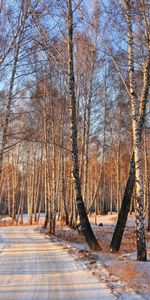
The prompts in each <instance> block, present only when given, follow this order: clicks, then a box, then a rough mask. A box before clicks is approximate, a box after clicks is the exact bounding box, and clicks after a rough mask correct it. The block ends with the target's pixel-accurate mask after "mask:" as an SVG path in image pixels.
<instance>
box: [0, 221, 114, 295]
mask: <svg viewBox="0 0 150 300" xmlns="http://www.w3.org/2000/svg"><path fill="white" fill-rule="evenodd" d="M36 229H37V227H34V226H32V227H31V226H17V227H15V226H12V227H8V226H7V227H0V235H1V237H2V239H3V244H5V247H4V248H3V249H2V252H1V255H0V265H1V267H0V299H1V300H7V299H9V300H10V299H11V300H31V299H36V300H41V299H42V300H47V299H51V300H55V299H57V300H58V299H62V300H67V299H68V300H71V299H72V300H79V299H80V300H81V299H82V300H84V299H86V300H91V299H92V300H98V299H103V300H113V299H115V298H114V296H113V295H112V293H111V291H110V290H109V288H108V287H107V286H106V284H105V283H104V282H100V281H99V280H98V279H97V278H96V277H94V276H92V275H91V274H90V273H89V272H88V271H87V270H85V269H84V268H83V266H82V264H80V263H79V261H75V259H74V257H73V256H72V255H71V254H69V253H68V250H67V249H64V248H63V246H62V244H61V243H59V242H57V241H56V239H55V238H52V237H51V238H46V237H44V235H43V234H40V233H39V232H38V231H37V230H36Z"/></svg>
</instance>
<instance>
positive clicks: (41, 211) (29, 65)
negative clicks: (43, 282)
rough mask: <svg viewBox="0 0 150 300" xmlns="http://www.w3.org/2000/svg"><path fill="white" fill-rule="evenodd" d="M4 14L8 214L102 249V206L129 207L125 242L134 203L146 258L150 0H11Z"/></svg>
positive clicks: (2, 200)
mask: <svg viewBox="0 0 150 300" xmlns="http://www.w3.org/2000/svg"><path fill="white" fill-rule="evenodd" d="M0 26H1V30H0V44H1V47H0V128H1V133H0V215H1V217H2V216H6V215H7V216H9V217H10V218H11V225H12V226H13V225H15V226H17V225H18V226H19V225H23V224H24V216H25V215H26V214H27V218H28V225H35V224H38V223H39V220H40V218H41V216H44V222H43V226H44V228H46V229H47V232H48V233H49V234H52V235H55V233H56V226H57V223H58V222H61V224H63V225H64V226H68V227H69V228H72V229H74V230H78V231H80V232H81V234H82V235H83V236H84V238H85V241H86V242H87V244H88V246H89V248H90V249H91V250H96V251H97V250H98V251H101V250H102V248H103V246H102V244H101V243H100V242H99V240H98V239H97V236H96V235H95V233H94V231H93V228H92V226H91V224H90V217H91V216H92V217H93V218H94V224H95V225H97V226H98V225H100V224H99V222H98V219H97V218H98V216H104V215H112V216H113V215H117V220H116V224H115V227H114V230H113V234H112V236H111V239H110V244H109V251H111V252H112V253H116V252H118V251H119V250H120V246H121V243H122V238H123V235H124V231H125V228H126V222H127V219H128V217H129V216H130V215H133V216H134V219H135V231H136V244H135V251H136V253H137V257H136V258H137V260H139V261H146V260H147V247H146V234H147V232H149V231H150V176H149V174H150V114H149V113H150V104H149V86H150V2H149V0H118V1H117V0H107V1H106V0H1V1H0ZM101 225H102V226H103V224H101Z"/></svg>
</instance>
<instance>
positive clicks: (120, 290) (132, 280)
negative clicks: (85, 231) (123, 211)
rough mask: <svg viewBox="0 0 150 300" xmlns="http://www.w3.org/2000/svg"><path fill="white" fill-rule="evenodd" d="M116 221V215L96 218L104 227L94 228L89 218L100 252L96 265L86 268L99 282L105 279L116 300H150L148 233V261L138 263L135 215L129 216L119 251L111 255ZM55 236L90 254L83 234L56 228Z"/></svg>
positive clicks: (148, 235)
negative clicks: (100, 248)
mask: <svg viewBox="0 0 150 300" xmlns="http://www.w3.org/2000/svg"><path fill="white" fill-rule="evenodd" d="M116 220H117V216H116V215H105V216H98V218H97V224H99V223H103V226H102V227H99V226H95V225H94V217H93V216H92V217H91V218H90V222H91V224H92V227H93V230H94V232H95V234H96V237H97V239H98V241H99V243H100V245H101V247H102V249H103V251H101V252H99V253H98V252H97V253H95V258H96V262H95V263H93V264H90V263H89V264H88V262H87V267H88V268H89V269H90V270H91V272H92V273H94V274H95V275H96V276H97V277H98V278H99V279H100V280H101V279H104V281H105V282H107V284H108V286H109V287H110V288H111V289H112V290H113V293H114V294H115V295H116V296H117V298H118V299H133V300H134V299H149V300H150V233H146V236H147V252H148V262H137V261H136V237H135V220H134V215H131V216H129V218H128V222H127V226H126V230H125V234H124V237H123V241H122V246H121V249H120V252H119V253H118V254H112V253H110V251H109V245H110V241H111V238H112V234H113V232H114V228H115V224H116ZM146 222H147V220H146ZM57 235H58V236H59V237H60V238H62V239H64V240H66V241H69V242H70V244H71V245H73V247H75V248H77V249H80V250H81V251H83V250H85V251H86V250H88V251H89V249H88V246H87V245H86V243H85V241H84V239H83V237H82V235H78V233H77V231H73V230H70V229H69V228H67V227H63V226H61V225H59V226H58V227H57ZM85 253H86V252H85ZM82 255H83V253H82Z"/></svg>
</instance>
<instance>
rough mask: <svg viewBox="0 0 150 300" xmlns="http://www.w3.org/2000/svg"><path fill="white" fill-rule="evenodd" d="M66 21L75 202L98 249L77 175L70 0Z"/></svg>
mask: <svg viewBox="0 0 150 300" xmlns="http://www.w3.org/2000/svg"><path fill="white" fill-rule="evenodd" d="M67 22H68V80H69V85H68V93H69V100H70V119H71V142H72V162H73V176H74V180H75V189H76V203H77V209H78V213H79V217H80V223H81V228H82V232H83V234H84V236H85V239H86V241H87V243H88V245H89V247H90V249H92V250H100V246H99V244H98V242H97V240H96V238H95V236H94V233H93V231H92V228H91V225H90V223H89V220H88V217H87V214H86V210H85V206H84V202H83V198H82V193H81V182H80V177H79V166H78V147H77V123H76V122H77V121H76V98H75V79H74V66H73V13H72V1H71V0H67Z"/></svg>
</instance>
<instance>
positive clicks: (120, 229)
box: [110, 23, 150, 252]
mask: <svg viewBox="0 0 150 300" xmlns="http://www.w3.org/2000/svg"><path fill="white" fill-rule="evenodd" d="M146 24H147V23H146ZM146 30H147V32H149V29H148V28H146ZM148 35H149V33H148ZM147 51H148V54H147V57H146V60H145V64H144V68H143V86H142V93H141V99H140V111H139V116H138V119H139V124H140V129H139V130H140V138H141V134H142V129H143V125H144V122H145V111H146V104H147V99H148V94H149V78H150V74H149V68H150V39H149V37H148V41H147ZM134 184H135V164H134V152H133V153H132V156H131V160H130V169H129V174H128V178H127V184H126V187H125V192H124V196H123V199H122V204H121V210H120V213H119V216H118V220H117V224H116V227H115V231H114V234H113V238H112V241H111V244H110V250H111V251H112V252H116V251H119V249H120V245H121V241H122V237H123V233H124V229H125V225H126V221H127V217H128V213H129V211H130V204H131V197H132V193H133V189H134Z"/></svg>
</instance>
